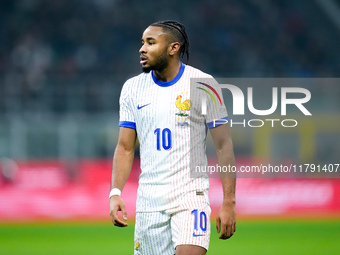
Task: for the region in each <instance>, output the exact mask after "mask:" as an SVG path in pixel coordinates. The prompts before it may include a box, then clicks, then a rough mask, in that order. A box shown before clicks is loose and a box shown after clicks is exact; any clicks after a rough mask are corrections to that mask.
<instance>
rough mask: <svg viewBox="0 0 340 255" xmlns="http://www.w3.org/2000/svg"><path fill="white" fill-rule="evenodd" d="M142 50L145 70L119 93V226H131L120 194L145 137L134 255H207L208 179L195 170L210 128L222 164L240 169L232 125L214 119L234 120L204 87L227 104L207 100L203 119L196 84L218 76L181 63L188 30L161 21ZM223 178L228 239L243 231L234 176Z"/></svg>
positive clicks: (221, 227) (222, 225)
mask: <svg viewBox="0 0 340 255" xmlns="http://www.w3.org/2000/svg"><path fill="white" fill-rule="evenodd" d="M207 47H208V46H207ZM139 52H140V64H141V65H142V69H143V73H142V74H140V75H138V76H136V77H133V78H131V79H129V80H128V81H126V83H125V84H124V86H123V88H122V92H121V96H120V120H119V126H120V130H119V137H118V143H117V147H116V150H115V153H114V157H113V167H112V180H111V192H110V215H111V219H112V222H113V224H114V225H115V226H118V227H126V226H127V223H126V220H127V212H126V207H125V203H124V201H123V200H122V198H121V197H120V194H121V191H122V190H123V187H124V185H125V183H126V181H127V179H128V177H129V174H130V171H131V167H132V162H133V158H134V149H135V143H136V139H137V136H138V139H139V143H140V160H141V162H140V167H141V174H140V177H139V187H138V192H137V206H136V225H135V250H134V254H143V255H152V254H155V255H160V254H162V255H167V254H169V255H173V254H177V255H184V254H197V255H200V254H206V252H207V250H208V247H209V240H210V214H211V209H210V206H209V199H208V189H209V180H208V178H204V177H196V178H195V177H193V176H191V171H192V168H191V165H192V164H195V165H204V164H205V165H207V157H206V153H205V139H206V130H207V128H209V129H210V132H211V135H212V138H213V141H214V144H215V147H216V153H217V159H218V164H219V165H220V166H228V165H229V166H230V165H234V164H235V162H234V161H235V160H234V152H233V146H232V141H231V137H230V134H229V127H228V124H221V125H215V124H216V123H217V122H216V121H215V120H226V119H227V118H228V116H227V112H226V109H225V106H224V103H223V98H222V97H221V90H220V89H217V88H216V87H212V86H211V85H209V84H205V83H202V84H203V85H202V86H204V88H203V87H202V90H198V89H197V93H200V92H201V93H205V92H204V91H203V90H206V91H208V89H212V91H214V92H215V93H216V96H217V97H218V98H219V100H220V103H221V105H220V107H216V106H214V104H213V103H208V104H207V109H206V114H205V115H202V114H201V104H200V103H198V102H196V101H197V100H195V99H194V98H193V95H190V79H191V78H212V76H210V75H208V74H205V73H203V72H202V71H200V70H198V69H196V68H193V67H191V66H189V65H185V64H183V63H182V62H181V57H183V55H184V54H186V56H187V59H188V58H189V40H188V37H187V34H186V30H185V27H184V26H183V25H182V24H180V23H178V22H176V21H160V22H156V23H153V24H151V25H150V26H149V27H148V28H146V30H145V31H144V33H143V36H142V47H141V48H140V50H139ZM211 93H212V92H211ZM221 98H222V100H221ZM210 101H212V100H210ZM210 101H209V102H210ZM221 123H227V121H224V122H221ZM221 180H222V187H223V204H222V206H221V209H220V211H219V213H218V217H217V220H216V223H217V232H218V233H221V235H220V239H228V238H230V237H231V236H232V235H233V234H234V232H235V231H236V216H235V178H221ZM119 211H122V214H123V219H121V218H120V217H119V216H118V212H119Z"/></svg>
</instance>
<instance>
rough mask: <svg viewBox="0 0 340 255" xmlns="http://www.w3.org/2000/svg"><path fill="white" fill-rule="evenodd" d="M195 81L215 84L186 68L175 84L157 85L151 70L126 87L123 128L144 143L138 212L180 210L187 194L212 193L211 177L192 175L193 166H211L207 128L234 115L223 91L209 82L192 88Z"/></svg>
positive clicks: (122, 114) (131, 80) (127, 83)
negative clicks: (208, 159)
mask: <svg viewBox="0 0 340 255" xmlns="http://www.w3.org/2000/svg"><path fill="white" fill-rule="evenodd" d="M193 78H202V79H204V78H207V79H210V80H213V79H212V76H211V75H208V74H206V73H203V72H202V71H200V70H198V69H196V68H193V67H191V66H188V65H184V64H183V63H181V68H180V70H179V72H178V74H177V76H176V77H175V78H174V79H173V80H171V81H169V82H161V81H159V80H157V79H156V77H155V76H154V74H153V72H152V71H151V72H150V73H142V74H140V75H138V76H136V77H133V78H131V79H129V80H128V81H126V83H125V84H124V86H123V88H122V92H121V96H120V101H119V103H120V119H119V126H120V127H126V128H133V129H136V132H137V136H138V139H139V144H140V167H141V174H140V176H139V187H138V192H137V208H136V209H137V211H140V212H148V211H162V210H166V209H169V208H174V207H176V206H179V205H180V204H181V203H183V199H185V197H190V196H186V195H187V194H191V193H193V192H196V191H207V190H208V189H209V180H208V179H207V178H203V177H202V178H201V177H200V178H192V177H191V176H190V164H197V165H200V166H204V165H207V157H206V153H205V140H206V134H207V129H208V128H212V127H213V126H215V125H214V124H215V123H218V121H216V120H222V119H223V120H226V119H228V115H227V111H226V108H225V106H224V102H223V97H222V94H221V90H220V89H219V88H218V87H216V86H214V85H213V84H208V82H207V83H205V82H200V83H198V82H197V83H195V84H194V86H192V85H190V84H192V83H193V82H192V79H193ZM194 94H195V95H194ZM209 94H210V95H211V96H210V95H209ZM203 97H204V98H207V100H206V104H207V106H206V114H202V103H201V101H202V100H203ZM216 126H217V125H216ZM188 199H189V198H188ZM187 202H188V201H187Z"/></svg>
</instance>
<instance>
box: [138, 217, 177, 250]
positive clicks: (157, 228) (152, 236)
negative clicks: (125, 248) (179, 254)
mask: <svg viewBox="0 0 340 255" xmlns="http://www.w3.org/2000/svg"><path fill="white" fill-rule="evenodd" d="M174 253H175V250H174V245H173V243H172V234H171V228H170V216H169V215H168V214H166V213H165V212H144V213H140V212H137V213H136V224H135V253H134V254H135V255H139V254H143V255H144V254H148V255H153V254H154V255H158V254H164V255H173V254H174Z"/></svg>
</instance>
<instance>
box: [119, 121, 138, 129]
mask: <svg viewBox="0 0 340 255" xmlns="http://www.w3.org/2000/svg"><path fill="white" fill-rule="evenodd" d="M119 126H120V127H127V128H132V129H136V123H135V122H131V121H119Z"/></svg>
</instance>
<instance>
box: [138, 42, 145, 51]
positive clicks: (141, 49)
mask: <svg viewBox="0 0 340 255" xmlns="http://www.w3.org/2000/svg"><path fill="white" fill-rule="evenodd" d="M139 53H146V47H145V44H143V45H142V47H140V49H139Z"/></svg>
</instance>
